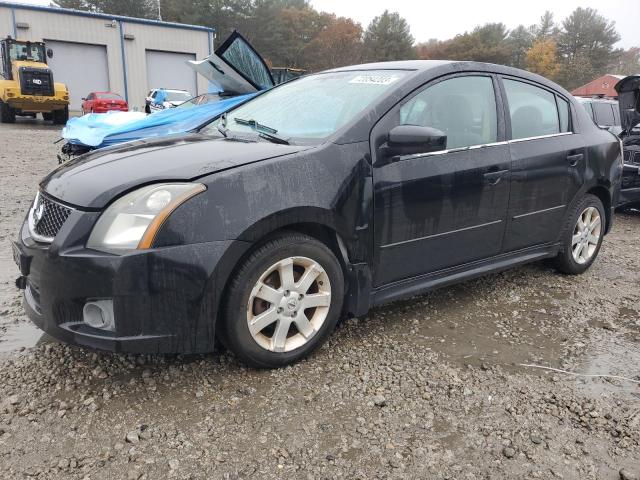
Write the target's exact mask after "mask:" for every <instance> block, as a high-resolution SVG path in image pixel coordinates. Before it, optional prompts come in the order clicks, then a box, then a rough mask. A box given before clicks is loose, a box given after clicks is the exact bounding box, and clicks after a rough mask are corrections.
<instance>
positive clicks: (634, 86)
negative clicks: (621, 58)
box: [615, 75, 640, 135]
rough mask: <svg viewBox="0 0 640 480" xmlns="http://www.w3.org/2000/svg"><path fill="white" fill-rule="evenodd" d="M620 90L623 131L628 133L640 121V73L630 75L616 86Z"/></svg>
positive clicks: (619, 102)
mask: <svg viewBox="0 0 640 480" xmlns="http://www.w3.org/2000/svg"><path fill="white" fill-rule="evenodd" d="M615 89H616V92H618V104H619V107H620V123H621V125H622V133H623V134H626V135H628V134H629V133H631V130H632V129H633V128H634V127H635V126H636V125H638V123H640V75H630V76H628V77H625V78H623V79H622V80H620V81H619V82H618V83H617V84H616V86H615Z"/></svg>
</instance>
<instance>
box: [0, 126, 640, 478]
mask: <svg viewBox="0 0 640 480" xmlns="http://www.w3.org/2000/svg"><path fill="white" fill-rule="evenodd" d="M57 138H58V129H57V128H53V127H50V126H46V125H44V124H43V123H42V122H37V121H19V123H17V124H16V125H13V126H7V125H2V126H0V182H1V184H0V186H1V188H0V351H1V353H0V379H1V381H0V478H3V479H5V478H6V479H14V478H30V477H37V478H47V479H48V478H52V479H67V478H72V479H76V478H77V479H121V478H124V479H139V478H145V479H161V478H176V479H212V478H230V479H235V478H257V479H269V478H294V479H299V478H300V479H307V478H308V479H333V478H347V479H387V478H388V479H396V478H397V479H406V478H421V479H426V478H434V479H502V478H509V479H515V478H527V479H528V478H542V479H547V478H564V479H612V480H613V479H618V478H621V477H624V478H627V479H632V478H639V477H638V476H640V241H639V240H640V212H636V213H633V212H632V213H625V214H620V215H617V216H616V225H615V227H614V230H613V232H612V233H611V234H610V235H609V236H607V238H606V239H605V242H604V245H603V248H602V251H601V253H600V258H599V259H598V260H597V261H596V263H595V264H594V266H593V267H592V268H591V269H590V270H589V271H588V272H587V273H586V274H584V275H582V276H579V277H567V276H561V275H558V274H556V273H555V272H554V271H553V270H552V269H550V268H549V267H547V266H546V265H545V264H541V263H536V264H532V265H528V266H525V267H523V268H519V269H516V270H511V271H508V272H505V273H501V274H497V275H492V276H489V277H486V278H482V279H479V280H474V281H470V282H466V283H463V284H461V285H458V286H455V287H451V288H446V289H441V290H438V291H435V292H432V293H430V294H428V295H424V296H420V297H416V298H413V299H410V300H406V301H402V302H396V303H394V304H391V305H388V306H385V307H382V308H376V309H375V310H373V311H372V312H370V314H369V315H368V316H367V317H365V318H359V319H351V320H347V321H345V322H343V323H342V324H341V325H340V326H339V327H338V329H337V330H336V331H335V332H334V334H333V335H332V337H331V338H330V341H329V342H328V343H327V344H326V345H325V346H324V347H323V348H321V349H320V350H319V351H318V352H317V353H316V354H314V355H313V356H312V357H311V358H309V359H308V360H306V361H302V362H300V363H299V364H297V365H295V366H292V367H289V368H284V369H281V370H275V371H257V370H250V369H247V368H245V367H243V366H242V365H241V364H239V363H238V362H237V361H236V360H235V359H234V358H233V357H232V356H230V355H229V354H227V353H224V352H219V353H214V354H211V355H206V356H189V357H182V356H123V355H114V354H108V353H98V352H92V351H87V350H83V349H81V348H76V347H69V346H66V345H62V344H59V343H56V342H55V341H53V340H52V339H50V338H47V337H43V336H42V335H41V333H40V332H39V331H38V330H37V329H36V328H35V327H33V326H31V324H30V323H29V322H28V320H27V319H26V317H25V316H24V315H23V313H22V309H21V306H20V295H19V293H18V291H17V290H16V289H15V287H14V279H15V277H16V276H17V275H18V272H17V269H16V267H15V266H14V265H13V261H12V258H11V249H10V245H9V241H10V239H11V238H13V237H14V236H15V235H16V233H17V231H18V228H19V226H20V224H21V222H22V220H23V218H24V215H25V212H26V210H27V209H28V206H29V203H30V202H31V200H32V198H33V196H34V194H35V191H36V188H37V184H38V180H39V179H40V178H41V177H42V176H43V175H44V174H45V173H47V172H48V171H49V170H50V169H52V168H54V167H55V166H56V164H57V160H56V152H57V150H58V145H54V144H53V141H55V140H56V139H57ZM522 364H529V365H540V366H547V367H552V368H558V369H562V370H566V371H570V372H575V373H579V374H582V375H580V376H578V375H571V374H567V373H562V372H556V371H550V370H544V369H540V368H536V367H533V366H523V365H522ZM585 375H617V376H623V377H627V378H628V379H629V380H627V379H621V378H611V377H594V376H585ZM631 380H635V382H634V381H631ZM621 470H622V473H621Z"/></svg>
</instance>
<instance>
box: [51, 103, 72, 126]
mask: <svg viewBox="0 0 640 480" xmlns="http://www.w3.org/2000/svg"><path fill="white" fill-rule="evenodd" d="M67 120H69V107H64V108H63V109H62V110H54V111H53V124H54V125H64V124H65V123H67Z"/></svg>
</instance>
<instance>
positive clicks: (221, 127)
mask: <svg viewBox="0 0 640 480" xmlns="http://www.w3.org/2000/svg"><path fill="white" fill-rule="evenodd" d="M217 128H218V131H219V132H220V134H221V135H222V136H223V137H224V138H227V137H228V136H229V129H228V128H227V112H224V113H223V114H222V115H220V121H219V122H218V125H217Z"/></svg>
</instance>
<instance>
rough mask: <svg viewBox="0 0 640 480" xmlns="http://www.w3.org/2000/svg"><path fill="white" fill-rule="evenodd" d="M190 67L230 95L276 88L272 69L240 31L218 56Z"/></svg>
mask: <svg viewBox="0 0 640 480" xmlns="http://www.w3.org/2000/svg"><path fill="white" fill-rule="evenodd" d="M188 63H189V65H191V67H192V68H193V69H194V70H195V71H196V72H198V73H199V74H200V75H202V76H203V77H205V78H206V79H207V80H209V81H210V82H213V83H214V84H216V85H217V86H218V87H219V89H220V91H223V92H225V93H227V94H230V95H240V94H243V93H254V92H257V91H260V90H266V89H268V88H271V87H273V86H274V85H275V82H274V81H273V77H272V76H271V72H270V71H269V67H268V66H267V64H266V63H265V61H264V59H263V58H262V57H261V56H260V55H259V54H258V52H257V51H256V50H255V49H254V48H253V47H252V46H251V44H250V43H249V42H247V40H246V39H245V38H244V37H243V36H242V35H240V34H239V33H238V32H235V31H234V32H233V33H232V34H231V35H230V36H229V38H227V39H226V40H225V41H224V42H223V43H222V45H220V46H219V47H218V48H217V49H216V51H215V53H213V54H211V55H209V56H208V57H207V58H205V59H204V60H189V61H188Z"/></svg>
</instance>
